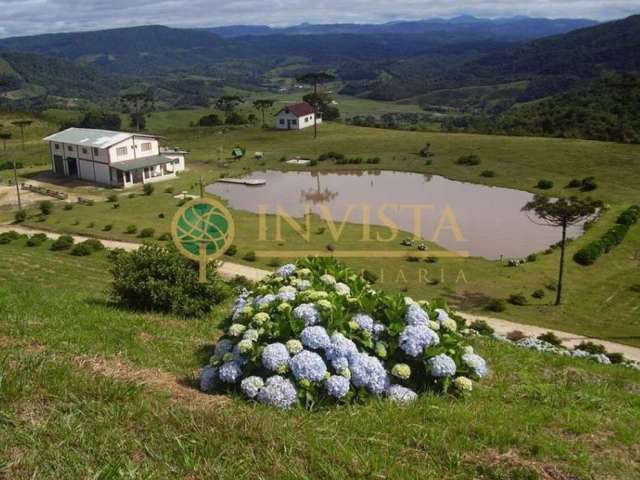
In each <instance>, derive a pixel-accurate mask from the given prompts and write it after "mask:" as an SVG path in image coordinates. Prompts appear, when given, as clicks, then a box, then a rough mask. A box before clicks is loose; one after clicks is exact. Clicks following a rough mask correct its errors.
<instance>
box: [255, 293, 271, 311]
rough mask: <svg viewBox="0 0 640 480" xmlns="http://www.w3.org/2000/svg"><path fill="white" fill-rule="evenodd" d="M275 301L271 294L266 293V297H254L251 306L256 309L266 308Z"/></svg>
mask: <svg viewBox="0 0 640 480" xmlns="http://www.w3.org/2000/svg"><path fill="white" fill-rule="evenodd" d="M275 300H276V296H275V295H274V294H272V293H267V294H266V295H263V296H259V297H256V299H255V300H254V301H253V306H254V307H256V308H258V309H264V308H267V307H268V306H269V305H271V304H272V303H273V302H274V301H275Z"/></svg>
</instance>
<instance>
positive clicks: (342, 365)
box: [331, 357, 349, 372]
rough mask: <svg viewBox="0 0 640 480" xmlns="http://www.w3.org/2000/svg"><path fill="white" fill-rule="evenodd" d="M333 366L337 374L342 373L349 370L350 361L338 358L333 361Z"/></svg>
mask: <svg viewBox="0 0 640 480" xmlns="http://www.w3.org/2000/svg"><path fill="white" fill-rule="evenodd" d="M331 366H332V367H333V369H334V370H335V371H336V372H341V371H343V370H345V369H347V368H349V360H347V357H337V358H334V359H333V360H331Z"/></svg>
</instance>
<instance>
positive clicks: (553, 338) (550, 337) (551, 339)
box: [538, 332, 562, 347]
mask: <svg viewBox="0 0 640 480" xmlns="http://www.w3.org/2000/svg"><path fill="white" fill-rule="evenodd" d="M538 340H542V341H543V342H547V343H550V344H551V345H555V346H556V347H560V346H561V345H562V340H560V339H559V338H558V336H557V335H556V334H555V333H553V332H546V333H543V334H541V335H538Z"/></svg>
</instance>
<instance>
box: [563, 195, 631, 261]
mask: <svg viewBox="0 0 640 480" xmlns="http://www.w3.org/2000/svg"><path fill="white" fill-rule="evenodd" d="M636 212H637V213H636ZM639 217H640V208H638V207H637V206H632V207H629V208H628V209H627V210H625V211H624V212H623V213H622V214H621V215H620V216H619V217H618V219H617V220H616V224H615V225H614V226H613V227H611V228H610V229H609V230H607V232H606V233H604V234H603V235H602V236H601V237H600V238H599V239H598V240H594V241H593V242H591V243H589V244H588V245H586V246H584V247H582V248H581V249H580V250H578V251H577V252H576V253H575V254H574V255H573V260H574V261H575V262H576V263H579V264H580V265H584V266H588V265H592V264H593V263H594V262H595V261H596V260H597V259H598V258H599V257H600V256H601V255H603V254H605V253H609V252H610V251H611V250H612V249H613V248H614V247H616V246H617V245H620V244H621V243H622V241H623V240H624V238H625V237H626V235H627V233H628V232H629V229H630V228H631V226H632V225H633V224H634V223H636V222H637V220H638V218H639Z"/></svg>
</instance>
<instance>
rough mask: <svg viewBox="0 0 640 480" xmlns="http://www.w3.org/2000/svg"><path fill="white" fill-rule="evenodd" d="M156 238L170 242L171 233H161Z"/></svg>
mask: <svg viewBox="0 0 640 480" xmlns="http://www.w3.org/2000/svg"><path fill="white" fill-rule="evenodd" d="M158 240H159V241H161V242H170V241H171V234H170V233H169V232H165V233H163V234H162V235H160V236H158Z"/></svg>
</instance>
